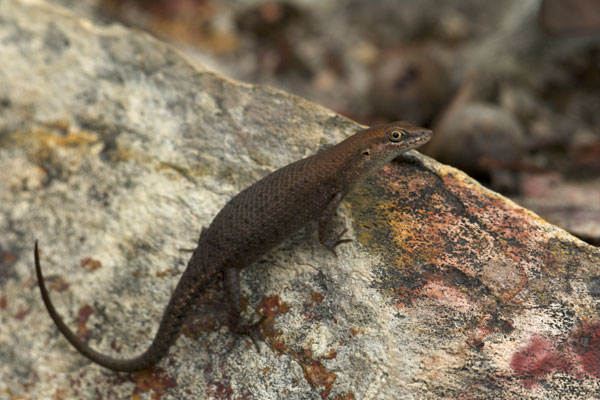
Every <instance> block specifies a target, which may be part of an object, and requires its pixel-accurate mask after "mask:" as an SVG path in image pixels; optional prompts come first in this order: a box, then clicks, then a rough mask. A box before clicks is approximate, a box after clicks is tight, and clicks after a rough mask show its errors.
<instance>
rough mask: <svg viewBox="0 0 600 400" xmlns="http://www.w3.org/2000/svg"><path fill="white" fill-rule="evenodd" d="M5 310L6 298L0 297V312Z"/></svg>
mask: <svg viewBox="0 0 600 400" xmlns="http://www.w3.org/2000/svg"><path fill="white" fill-rule="evenodd" d="M5 309H6V296H2V297H0V310H5Z"/></svg>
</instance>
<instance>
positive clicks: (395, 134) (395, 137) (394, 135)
mask: <svg viewBox="0 0 600 400" xmlns="http://www.w3.org/2000/svg"><path fill="white" fill-rule="evenodd" d="M402 136H404V132H402V131H391V132H390V133H389V134H388V139H390V140H391V141H392V142H399V141H400V140H401V139H402Z"/></svg>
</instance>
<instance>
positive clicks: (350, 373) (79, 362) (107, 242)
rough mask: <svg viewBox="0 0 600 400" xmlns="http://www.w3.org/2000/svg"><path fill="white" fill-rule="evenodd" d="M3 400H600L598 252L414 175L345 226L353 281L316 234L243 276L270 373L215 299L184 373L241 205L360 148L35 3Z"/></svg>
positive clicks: (17, 142) (6, 78)
mask: <svg viewBox="0 0 600 400" xmlns="http://www.w3.org/2000/svg"><path fill="white" fill-rule="evenodd" d="M0 43H1V45H0V59H1V60H2V68H0V230H1V232H2V236H1V239H0V398H18V397H19V396H23V397H26V398H132V397H133V398H163V399H168V398H211V399H215V398H258V399H279V398H292V399H312V398H314V399H318V398H330V399H334V398H339V399H352V398H357V399H398V398H406V399H412V398H473V399H478V398H481V399H487V398H519V399H520V398H532V399H538V398H539V399H545V398H589V397H591V396H593V393H597V392H598V391H599V390H600V316H599V309H600V307H599V306H600V272H599V271H598V265H600V251H599V250H598V249H597V248H594V247H591V246H589V245H586V244H585V243H583V242H581V241H579V240H577V239H575V238H573V237H572V236H570V235H568V234H566V233H565V232H564V231H562V230H560V229H558V228H556V227H554V226H552V225H550V224H548V223H546V222H545V221H543V220H542V219H540V218H539V217H537V216H536V215H534V214H533V213H531V212H529V211H527V210H525V209H523V208H521V207H519V206H517V205H516V204H514V203H512V202H511V201H509V200H507V199H506V198H504V197H502V196H499V195H497V194H495V193H493V192H490V191H488V190H486V189H484V188H483V187H481V186H480V185H478V184H477V183H476V182H474V181H473V180H472V179H470V178H469V177H467V176H466V175H464V174H463V173H461V172H460V171H457V170H455V169H452V168H450V167H447V166H444V165H441V164H439V163H436V162H435V161H433V160H431V159H429V158H426V157H423V156H421V155H419V154H418V153H416V152H413V153H412V158H413V161H414V162H413V163H405V164H400V163H392V164H390V165H389V166H386V167H385V168H384V169H383V170H382V171H380V172H379V173H377V174H376V175H375V176H374V177H372V178H371V179H369V180H368V181H367V182H365V184H364V185H363V186H361V187H360V188H359V189H358V190H357V191H355V192H354V193H353V194H352V195H351V196H349V197H348V199H347V200H346V201H345V202H344V204H343V206H342V208H341V210H340V218H339V221H338V223H339V224H340V225H346V226H348V227H349V228H350V234H352V235H354V237H355V239H356V240H355V242H353V243H352V244H350V245H346V246H343V248H340V250H339V256H338V258H335V257H333V256H332V255H331V254H329V253H328V252H327V251H326V250H325V249H323V248H322V247H320V246H319V245H318V243H317V242H316V240H315V238H316V235H315V232H314V224H310V225H309V226H308V227H307V229H304V230H302V231H301V232H299V233H298V234H296V235H294V236H293V237H292V238H290V240H288V241H286V242H285V243H284V244H283V245H282V246H280V247H279V248H278V249H277V250H275V251H274V252H272V253H271V254H269V255H267V256H266V257H265V258H264V260H262V261H261V262H258V263H257V264H256V265H254V266H252V267H251V268H248V269H247V270H245V271H244V272H243V293H244V296H245V297H246V300H247V310H246V313H245V317H246V318H248V319H251V318H257V314H258V315H261V316H266V317H267V319H266V320H265V322H264V323H263V325H262V333H263V335H264V337H265V342H264V344H261V352H260V353H258V352H257V351H256V350H255V349H254V348H253V346H251V345H250V344H249V343H248V342H247V341H245V340H239V341H235V338H234V337H233V336H232V335H231V333H230V332H229V331H228V329H227V328H226V326H225V325H224V323H223V322H224V321H223V317H222V312H223V310H224V305H223V298H222V297H223V296H222V291H221V290H220V289H219V285H218V284H216V285H214V287H212V288H209V289H208V290H207V293H206V295H205V296H204V298H203V299H202V301H201V303H200V304H198V307H197V310H196V312H195V313H194V314H193V315H192V316H191V317H190V319H189V321H188V323H187V324H186V327H185V329H184V332H183V334H182V335H181V337H180V339H179V340H178V341H177V343H176V345H175V346H174V347H173V348H172V349H171V351H170V353H169V355H168V357H167V358H166V359H165V360H163V361H162V362H161V363H160V364H159V365H157V366H156V367H155V368H153V369H152V370H150V371H147V372H143V373H136V374H118V373H114V372H111V371H108V370H105V369H103V368H101V367H98V366H97V365H94V364H92V363H90V362H89V361H87V360H86V359H85V358H83V357H81V356H80V355H79V354H78V353H77V352H76V351H75V350H73V349H72V348H71V346H70V345H69V344H68V343H67V342H66V340H64V338H63V337H62V336H61V335H60V334H59V333H58V331H57V330H56V328H55V327H54V325H53V324H52V322H51V320H50V318H49V317H48V316H47V314H46V311H45V309H44V307H43V305H42V303H41V299H40V296H39V292H38V289H37V287H36V282H35V278H34V273H33V255H32V249H33V242H34V240H35V239H36V238H37V239H39V241H40V246H41V249H42V262H43V265H44V269H45V272H46V274H47V276H48V279H49V283H50V285H51V288H52V293H51V294H52V297H53V299H54V301H55V303H56V305H57V307H58V309H59V311H60V312H61V314H62V315H63V316H64V317H65V319H66V320H67V322H68V323H69V325H70V326H72V327H73V328H74V329H76V330H77V332H78V334H80V335H81V336H82V337H85V338H87V339H88V340H89V343H90V344H91V345H92V346H93V347H94V348H96V349H99V350H101V351H103V352H106V353H110V354H113V355H114V354H118V355H119V356H123V357H127V356H131V355H135V354H137V353H139V352H140V351H142V349H144V348H145V347H146V346H147V345H148V343H149V341H150V340H151V337H152V334H153V332H154V330H155V329H156V324H157V322H158V320H159V318H160V316H161V313H162V310H163V307H164V306H165V305H166V303H167V300H168V298H169V295H170V292H171V290H172V288H173V287H174V285H175V283H176V281H177V279H178V276H179V275H180V273H181V271H182V269H183V268H184V266H185V263H186V261H187V257H189V254H188V253H186V252H185V251H181V250H180V249H181V248H189V247H192V246H193V244H194V242H195V240H196V238H197V235H198V233H199V230H200V227H201V226H202V225H207V224H208V223H210V220H211V218H212V217H213V216H214V215H215V214H216V213H217V212H218V210H219V209H220V207H222V206H223V205H224V204H225V202H226V201H227V200H228V199H229V198H231V196H233V195H234V194H235V193H237V192H238V191H239V190H241V189H243V188H244V187H246V186H247V185H249V184H251V183H252V182H254V181H255V180H257V179H259V178H260V177H262V176H264V175H265V174H267V173H269V172H270V171H273V170H275V169H277V168H279V167H281V166H283V165H285V164H287V163H289V162H291V161H293V160H296V159H298V158H301V157H304V156H306V155H309V154H312V153H314V152H315V151H318V149H319V148H321V147H322V146H326V145H330V144H332V143H335V142H337V141H339V140H341V139H342V138H344V137H346V136H348V135H350V134H351V133H352V132H353V131H354V130H355V129H357V128H358V126H357V125H356V124H354V123H353V122H352V121H349V120H346V119H344V118H342V117H340V116H339V115H336V114H334V113H332V112H331V111H329V110H327V109H324V108H322V107H320V106H318V105H315V104H312V103H309V102H307V101H304V100H302V99H300V98H297V97H294V96H291V95H288V94H286V93H283V92H280V91H277V90H274V89H271V88H268V87H260V86H251V85H246V84H241V83H238V82H234V81H231V80H228V79H227V78H224V77H222V76H219V75H218V74H216V73H214V72H211V71H209V70H206V69H205V68H203V67H202V66H200V65H197V64H195V63H193V62H191V61H189V60H188V59H186V58H185V57H183V56H182V55H181V54H180V53H179V52H177V51H176V50H174V49H173V48H171V47H169V46H167V45H165V44H163V43H161V42H159V41H157V40H155V39H152V38H150V37H148V36H147V35H144V34H141V33H139V32H133V31H130V30H127V29H125V28H123V27H120V26H116V25H109V26H99V25H95V24H94V23H93V22H91V21H88V20H84V19H80V18H78V17H76V16H74V15H73V14H71V13H70V12H69V11H68V10H65V9H62V8H59V7H57V6H48V5H45V4H44V3H41V2H37V1H15V0H4V1H2V2H0Z"/></svg>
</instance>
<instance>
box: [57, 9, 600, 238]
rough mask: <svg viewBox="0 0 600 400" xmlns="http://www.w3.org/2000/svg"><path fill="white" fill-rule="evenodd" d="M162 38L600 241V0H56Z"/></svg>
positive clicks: (225, 70) (99, 18) (227, 71)
mask: <svg viewBox="0 0 600 400" xmlns="http://www.w3.org/2000/svg"><path fill="white" fill-rule="evenodd" d="M48 1H52V2H56V3H60V4H62V5H66V6H68V7H69V8H71V9H74V10H76V11H77V12H78V13H81V14H82V15H85V16H86V17H88V18H93V19H94V20H96V21H103V22H105V23H107V24H110V23H111V22H113V21H118V22H121V23H125V24H127V25H130V26H135V27H138V28H140V29H144V30H147V31H148V32H150V33H152V34H153V35H156V36H158V37H160V38H162V39H164V40H167V41H169V42H171V43H173V44H174V45H176V46H177V47H179V48H180V49H182V50H183V51H184V52H186V53H187V54H188V55H190V56H191V57H193V58H197V59H199V60H201V61H202V62H203V63H204V64H206V65H209V66H210V67H211V68H213V69H215V70H217V71H221V72H222V73H224V74H226V75H228V76H231V77H234V78H236V79H239V80H242V81H246V82H253V83H264V84H269V85H272V86H275V87H278V88H281V89H283V90H285V91H287V92H291V93H295V94H298V95H300V96H302V97H305V98H307V99H309V100H312V101H315V102H318V103H321V104H323V105H325V106H327V107H329V108H331V109H333V110H335V111H337V112H338V113H340V114H343V115H346V116H349V117H351V118H353V119H355V120H357V121H358V122H361V123H363V124H365V125H374V124H378V123H383V122H388V121H391V120H396V119H405V120H408V121H411V122H413V123H415V124H421V125H425V126H428V127H433V128H434V129H435V131H436V136H435V138H434V140H432V142H431V143H430V144H429V145H428V147H426V148H425V149H424V152H425V153H426V154H429V155H431V156H434V157H436V158H437V159H438V160H440V161H442V162H445V163H448V164H451V165H454V166H456V167H458V168H461V169H463V170H465V171H466V172H468V173H469V174H471V175H472V176H474V177H476V178H478V179H479V180H480V182H482V183H483V184H484V185H486V186H489V187H491V188H492V189H494V190H497V191H499V192H501V193H504V194H506V195H509V196H511V197H512V198H513V199H514V200H515V201H517V202H518V203H520V204H522V205H524V206H526V207H528V208H531V209H532V210H534V211H535V212H537V213H539V214H540V215H541V216H542V217H544V218H546V219H548V220H549V221H550V222H553V223H555V224H557V225H559V226H562V227H563V228H565V229H567V230H569V231H570V232H571V233H573V234H575V235H577V236H579V237H580V238H582V239H584V240H586V241H588V242H589V243H592V244H595V245H599V244H600V179H599V176H600V2H598V1H596V0H570V1H563V0H498V1H495V2H481V1H475V0H448V1H444V2H439V1H435V0H421V1H418V2H417V1H409V0H395V1H389V0H372V1H368V2H367V1H358V0H341V1H337V0H336V1H334V0H320V1H307V0H289V1H285V2H283V1H279V2H272V1H256V0H235V1H234V0H48Z"/></svg>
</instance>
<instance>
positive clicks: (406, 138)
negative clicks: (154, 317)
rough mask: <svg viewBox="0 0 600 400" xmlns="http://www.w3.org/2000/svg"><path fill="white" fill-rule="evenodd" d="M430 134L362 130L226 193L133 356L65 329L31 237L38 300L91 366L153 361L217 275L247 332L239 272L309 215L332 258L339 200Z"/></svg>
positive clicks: (233, 323)
mask: <svg viewBox="0 0 600 400" xmlns="http://www.w3.org/2000/svg"><path fill="white" fill-rule="evenodd" d="M431 135H432V132H431V131H430V130H428V129H425V128H420V127H416V126H413V125H411V124H410V123H408V122H403V121H399V122H394V123H390V124H387V125H381V126H377V127H371V128H367V129H363V130H360V131H358V132H356V133H354V134H353V135H352V136H350V137H348V138H347V139H345V140H343V141H341V142H339V143H338V144H336V145H334V146H331V147H329V148H327V149H325V150H322V151H320V152H317V153H316V154H313V155H311V156H309V157H306V158H303V159H301V160H298V161H295V162H293V163H291V164H289V165H287V166H284V167H282V168H280V169H278V170H276V171H274V172H272V173H271V174H269V175H267V176H265V177H264V178H262V179H260V180H259V181H257V182H256V183H254V184H252V185H251V186H249V187H247V188H246V189H244V190H242V191H241V192H239V193H238V194H237V195H235V196H234V197H232V198H231V199H230V200H229V202H227V203H226V204H225V206H224V207H223V208H222V209H221V210H220V211H219V212H218V213H217V215H216V217H215V218H214V219H213V221H212V222H211V224H210V225H209V226H208V228H202V230H201V233H200V237H199V239H198V244H197V247H196V248H195V249H194V250H193V253H192V256H191V257H190V259H189V261H188V263H187V266H186V268H185V270H184V272H183V274H182V275H181V278H180V279H179V281H178V283H177V285H176V287H175V290H174V292H173V294H172V296H171V298H170V300H169V302H168V304H167V306H166V308H165V311H164V312H163V316H162V319H161V321H160V324H159V326H158V330H157V332H156V333H155V336H154V339H153V340H152V342H151V344H150V345H149V346H148V348H147V349H146V350H145V351H144V352H143V353H141V354H140V355H138V356H134V357H132V358H115V357H112V356H109V355H105V354H102V353H100V352H98V351H96V350H94V349H92V348H91V347H90V346H89V345H88V344H87V343H85V342H84V341H83V340H82V339H80V338H79V337H78V336H77V335H76V334H75V333H74V332H73V331H72V330H71V329H70V328H69V327H68V326H67V324H66V323H65V322H64V321H63V319H62V317H61V316H60V315H59V314H58V312H57V311H56V309H55V307H54V305H53V303H52V301H51V300H50V295H49V292H48V289H47V288H46V284H45V282H44V277H43V275H42V270H41V265H40V257H39V250H38V242H37V240H36V241H35V246H34V261H35V270H36V275H37V280H38V286H39V288H40V291H41V296H42V300H43V302H44V305H45V307H46V309H47V311H48V313H49V314H50V317H51V318H52V320H53V321H54V323H55V325H56V326H57V328H58V330H59V331H60V332H61V333H62V334H63V335H64V336H65V338H66V339H67V340H68V341H69V342H70V343H71V345H73V347H75V349H77V350H78V351H79V352H80V353H81V354H83V355H84V356H85V357H87V358H88V359H90V360H91V361H93V362H94V363H97V364H99V365H101V366H103V367H106V368H109V369H111V370H115V371H126V372H133V371H139V370H145V369H148V368H150V367H152V366H153V365H154V364H156V363H158V362H159V361H160V360H161V359H162V358H163V357H164V356H165V355H166V354H167V352H168V350H169V348H170V347H171V345H172V344H173V343H174V342H175V340H176V339H177V335H178V334H179V331H180V329H181V326H182V324H183V322H184V320H185V317H186V315H187V314H188V312H189V311H190V310H191V308H192V307H193V305H194V303H195V301H197V299H198V297H199V295H200V294H201V293H202V292H203V290H204V288H205V287H206V286H207V285H208V284H209V283H211V282H212V281H214V280H216V279H219V278H222V279H223V287H224V289H225V295H226V300H227V303H228V311H227V323H228V325H229V328H230V330H231V331H232V332H233V333H235V334H249V331H250V329H251V328H254V327H256V324H255V325H253V326H250V325H242V324H240V314H241V311H240V297H241V294H240V270H241V269H243V268H245V267H247V266H249V265H251V264H252V263H253V262H255V261H257V260H258V259H259V258H261V257H262V256H263V255H264V254H265V253H267V252H268V251H269V250H271V249H272V248H273V247H275V246H277V245H278V244H279V243H281V242H282V241H283V240H284V239H286V238H287V237H288V236H290V235H291V234H292V233H294V232H295V231H297V230H299V229H300V228H302V227H303V226H304V225H306V224H307V222H308V221H311V220H317V223H318V226H317V233H318V240H319V242H320V243H321V244H322V245H324V246H325V248H327V249H328V250H330V251H331V252H332V253H333V254H334V255H335V254H336V252H335V248H336V247H337V246H338V245H340V244H341V243H345V242H349V241H351V239H343V238H342V236H343V235H344V234H345V233H346V231H347V229H344V230H343V231H342V232H338V233H334V232H332V231H333V229H331V226H330V225H331V221H332V218H333V217H334V215H335V213H336V210H337V208H338V205H339V204H340V202H341V201H342V199H343V198H344V197H345V196H346V194H348V192H349V191H350V190H351V189H352V188H353V187H354V186H356V185H357V184H358V183H360V182H361V181H362V180H363V179H364V178H366V177H367V176H368V175H370V174H371V173H373V172H374V171H376V170H378V169H379V168H380V167H382V166H383V165H384V164H386V163H388V162H390V161H392V160H393V159H394V158H396V157H398V156H400V155H401V154H402V153H404V152H406V151H408V150H410V149H414V148H416V147H419V146H420V145H422V144H424V143H425V142H427V141H428V140H429V139H430V138H431ZM259 323H260V322H259ZM251 338H252V339H253V340H254V337H253V336H251Z"/></svg>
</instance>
